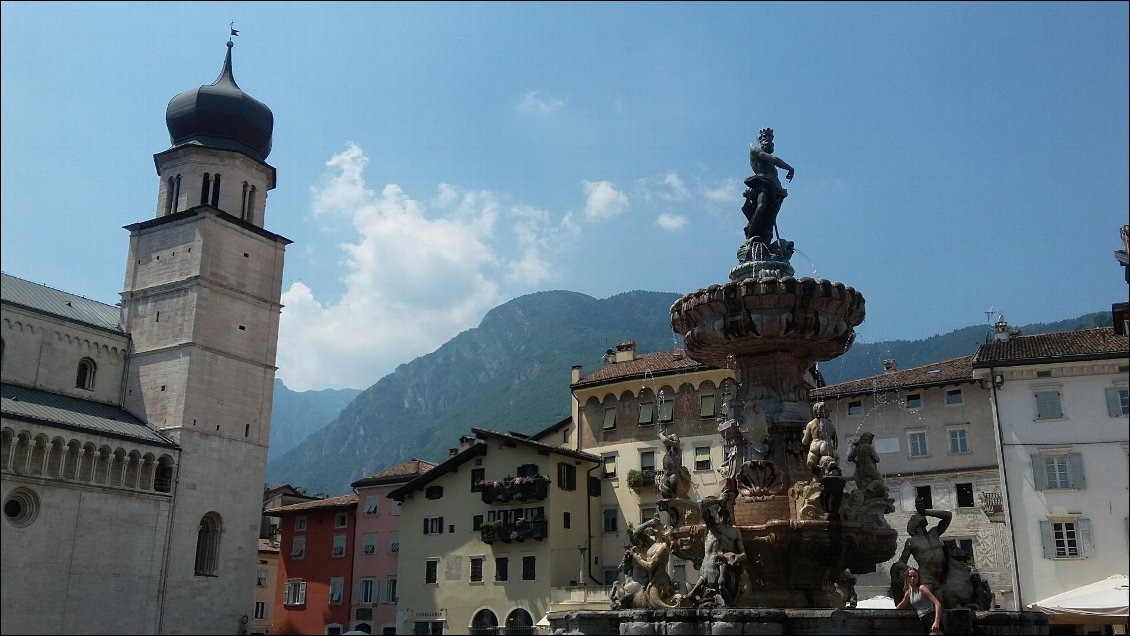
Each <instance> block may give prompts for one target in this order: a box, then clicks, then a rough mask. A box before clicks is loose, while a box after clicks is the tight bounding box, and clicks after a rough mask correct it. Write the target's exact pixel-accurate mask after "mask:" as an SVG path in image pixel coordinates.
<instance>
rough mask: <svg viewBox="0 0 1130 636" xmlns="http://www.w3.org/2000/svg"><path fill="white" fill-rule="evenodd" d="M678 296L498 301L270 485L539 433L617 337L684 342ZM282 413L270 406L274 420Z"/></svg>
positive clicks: (367, 398) (303, 482) (317, 483)
mask: <svg viewBox="0 0 1130 636" xmlns="http://www.w3.org/2000/svg"><path fill="white" fill-rule="evenodd" d="M679 297H680V294H676V293H662V292H645V291H633V292H626V293H623V294H618V295H616V296H612V297H610V298H605V299H603V300H597V299H595V298H592V297H591V296H587V295H584V294H580V293H576V292H569V291H546V292H538V293H535V294H529V295H526V296H522V297H520V298H516V299H514V300H512V301H510V302H507V303H505V304H503V305H500V306H498V307H496V308H494V309H492V310H491V311H490V312H488V313H487V315H486V316H485V317H484V318H483V320H482V322H481V323H480V324H479V326H478V327H475V328H473V329H469V330H467V331H464V332H463V333H461V334H459V335H457V336H455V337H454V338H452V339H451V340H449V341H448V342H447V343H445V344H444V345H443V346H441V347H440V348H439V349H437V350H436V351H434V352H432V353H430V354H427V355H424V356H421V357H419V358H417V359H415V360H413V361H411V362H409V363H407V364H402V365H400V366H399V367H397V368H396V370H395V371H393V372H392V373H390V374H388V375H387V376H385V377H383V378H381V379H380V380H379V381H378V382H377V383H376V384H374V385H373V386H371V387H369V388H368V389H365V390H364V391H362V392H361V393H360V394H358V395H357V397H356V398H355V399H354V400H353V401H352V402H351V403H350V404H349V405H348V406H346V407H345V408H344V409H343V410H342V411H341V412H340V414H339V415H337V417H336V418H334V419H333V420H332V421H329V423H328V424H327V425H326V426H325V427H324V428H322V429H321V430H317V431H315V432H313V433H311V434H310V435H309V437H307V438H306V439H305V441H302V442H301V444H299V445H298V446H296V447H293V448H292V449H290V450H289V451H287V452H285V453H281V454H280V455H278V456H277V458H276V459H274V460H272V461H271V462H270V463H269V464H268V466H267V475H268V481H269V482H271V483H280V482H285V483H289V484H292V485H295V486H302V487H305V488H306V489H307V491H309V492H324V493H327V494H329V495H337V494H343V493H348V492H349V491H350V486H349V484H350V483H351V482H352V481H355V480H357V479H359V478H361V477H363V476H365V475H368V474H371V473H373V472H375V471H377V470H380V469H383V468H386V467H389V466H394V465H396V464H399V463H402V462H405V461H408V460H410V459H413V458H416V459H425V460H428V461H433V462H439V461H442V460H443V459H445V458H446V457H447V450H448V448H451V447H452V446H454V445H455V444H456V443H457V439H458V437H459V436H460V435H464V434H467V433H468V432H469V431H470V429H471V427H472V426H478V427H482V428H487V429H492V430H498V431H506V432H509V431H517V432H521V433H532V432H535V431H538V430H541V429H543V428H545V427H546V426H549V425H551V424H553V423H555V422H558V421H560V420H562V419H564V418H566V417H568V416H569V405H570V395H569V381H570V370H571V367H572V366H573V365H575V364H581V365H583V367H584V368H583V372H585V373H587V372H591V371H593V370H595V369H597V368H599V366H600V364H601V362H600V358H601V356H602V354H603V353H604V352H605V351H606V350H607V349H609V348H612V347H614V346H615V345H616V343H617V342H620V341H624V340H634V341H635V342H636V349H637V351H638V352H639V353H648V352H653V351H666V350H671V349H673V348H675V347H676V346H680V345H681V344H682V342H681V340H680V339H676V338H675V336H674V334H673V333H672V331H671V325H670V320H669V312H670V308H671V304H672V303H674V302H675V300H677V299H678V298H679ZM1104 317H1105V323H1103V322H1102V321H1103V320H1104ZM1099 324H1107V325H1109V324H1110V313H1109V312H1105V314H1104V313H1103V312H1099V313H1095V314H1088V315H1086V316H1083V317H1081V318H1078V319H1075V320H1072V321H1063V322H1058V323H1050V324H1045V325H1027V326H1023V327H1021V330H1022V331H1023V332H1024V333H1045V332H1049V331H1072V330H1075V329H1083V328H1088V327H1093V326H1097V325H1099ZM988 331H989V328H988V327H986V326H980V327H977V326H974V327H966V328H965V329H959V330H956V331H953V332H951V333H948V334H945V335H938V336H932V337H930V338H926V339H925V340H916V341H889V342H877V343H868V344H856V345H855V346H854V347H852V349H851V350H850V351H849V352H848V353H847V354H845V355H844V356H841V357H840V358H838V359H836V360H833V361H829V362H827V363H823V364H821V365H820V366H821V371H822V372H823V374H824V377H825V379H826V381H827V382H828V383H829V384H834V383H838V382H843V381H846V380H850V379H855V378H859V377H866V376H868V375H874V374H877V373H880V372H881V371H882V361H883V360H884V359H890V358H894V359H895V360H896V361H897V363H898V366H899V368H909V367H914V366H919V365H923V364H928V363H930V362H936V361H939V360H946V359H950V358H956V357H959V356H962V355H968V354H972V353H974V352H975V351H976V350H977V345H978V344H980V343H982V342H984V340H985V336H986V334H987V333H988ZM279 409H280V406H279V403H278V402H277V399H276V413H277V412H278V411H279ZM272 421H273V420H272ZM312 421H313V420H311V422H312ZM273 444H274V436H273V435H272V445H273Z"/></svg>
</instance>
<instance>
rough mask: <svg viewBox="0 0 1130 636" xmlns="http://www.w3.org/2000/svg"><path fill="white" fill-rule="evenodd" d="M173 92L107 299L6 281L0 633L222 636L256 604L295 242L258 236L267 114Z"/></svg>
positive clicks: (227, 63) (216, 94)
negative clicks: (288, 267)
mask: <svg viewBox="0 0 1130 636" xmlns="http://www.w3.org/2000/svg"><path fill="white" fill-rule="evenodd" d="M231 47H232V44H231V42H229V43H228V51H227V55H226V57H225V59H224V65H223V68H222V70H221V72H220V75H219V77H217V79H216V81H215V82H213V83H212V84H210V85H204V86H200V87H198V88H196V89H193V90H190V91H186V92H184V93H181V94H179V95H177V96H175V97H174V98H173V99H172V100H171V101H170V102H169V106H168V109H167V111H166V117H165V119H166V124H167V127H168V130H169V137H170V140H171V145H170V147H169V148H168V149H166V150H164V151H162V152H159V153H157V154H156V155H154V163H155V165H156V170H157V174H158V178H159V186H158V192H157V201H156V206H155V213H154V215H153V216H152V218H149V219H148V220H142V221H139V222H137V223H134V224H131V225H128V226H126V229H127V230H128V231H129V233H130V242H129V253H128V255H127V259H126V267H125V282H124V284H123V288H122V293H121V301H120V303H119V304H118V305H107V304H103V303H100V302H96V301H92V300H88V299H86V298H82V297H81V296H77V295H74V294H70V293H67V292H64V291H59V290H55V289H51V288H49V287H46V286H43V285H39V284H37V283H34V282H32V281H27V280H23V279H19V278H16V277H13V276H9V275H7V274H5V275H4V276H3V286H2V290H3V304H2V316H0V336H2V342H0V355H2V382H3V385H2V390H3V399H2V406H3V411H2V416H3V420H2V426H0V431H2V448H0V496H2V498H3V506H4V521H3V524H4V527H3V532H2V535H0V537H2V548H3V560H2V571H0V573H2V577H3V580H4V585H3V586H2V587H0V590H2V594H0V621H2V626H3V632H5V633H34V634H41V633H135V634H136V633H149V634H234V633H240V632H242V631H244V629H245V625H246V624H247V621H248V614H249V613H250V612H251V608H252V588H253V582H254V580H255V579H254V577H255V571H256V559H257V554H258V552H257V550H258V537H259V526H260V520H261V510H262V494H263V480H264V473H265V468H266V457H267V442H268V434H269V426H270V417H271V400H272V386H273V381H274V375H275V366H274V364H275V353H276V346H277V341H278V325H279V316H280V311H281V308H282V305H281V304H280V295H281V290H282V270H283V256H284V252H285V249H286V246H287V245H288V244H289V243H290V241H289V240H288V239H286V238H284V237H282V236H279V235H277V234H274V233H272V232H270V231H269V230H267V229H265V228H264V222H265V212H266V207H265V203H266V194H267V192H268V191H269V190H271V189H273V188H274V187H275V169H274V168H273V167H272V166H271V165H269V164H268V163H267V162H266V160H267V156H268V155H269V154H270V150H271V138H272V133H273V128H274V118H273V115H272V113H271V111H270V109H269V108H267V106H265V105H264V104H262V103H261V102H259V101H258V100H255V99H254V98H252V97H251V96H250V95H248V94H247V93H245V92H243V90H242V89H240V88H239V86H238V85H237V84H236V83H235V79H234V75H233V73H232V51H231Z"/></svg>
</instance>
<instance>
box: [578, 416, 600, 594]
mask: <svg viewBox="0 0 1130 636" xmlns="http://www.w3.org/2000/svg"><path fill="white" fill-rule="evenodd" d="M577 437H578V440H577V444H578V445H579V444H580V439H579V438H580V435H578V436H577ZM600 467H601V466H600V464H597V465H596V466H593V467H592V468H590V469H588V470H587V471H586V472H585V513H586V517H587V518H586V520H585V522H586V530H587V532H586V534H588V544H589V547H588V555H589V556H588V561H589V562H588V574H589V578H590V579H592V581H593V583H596V584H597V585H604V580H603V579H598V578H596V577H595V576H593V575H592V561H593V558H592V557H593V554H592V495H590V494H589V483H591V482H592V471H594V470H596V469H597V468H600ZM602 488H603V486H602Z"/></svg>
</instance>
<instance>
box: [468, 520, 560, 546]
mask: <svg viewBox="0 0 1130 636" xmlns="http://www.w3.org/2000/svg"><path fill="white" fill-rule="evenodd" d="M548 536H549V522H548V521H547V520H545V519H536V520H534V521H523V522H521V523H499V522H497V521H487V522H486V523H484V524H483V525H482V526H480V528H479V538H481V539H482V541H483V543H487V544H490V543H494V542H495V541H501V542H503V543H511V542H513V541H525V540H526V539H537V540H539V541H540V540H542V539H544V538H546V537H548Z"/></svg>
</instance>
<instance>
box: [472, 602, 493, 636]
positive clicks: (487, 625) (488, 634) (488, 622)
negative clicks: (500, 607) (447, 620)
mask: <svg viewBox="0 0 1130 636" xmlns="http://www.w3.org/2000/svg"><path fill="white" fill-rule="evenodd" d="M467 633H468V634H470V635H471V636H494V635H495V634H497V633H498V616H497V615H496V614H495V613H494V611H492V610H491V609H490V608H489V607H480V608H479V609H477V610H475V613H474V614H472V615H471V624H470V625H469V626H468V630H467Z"/></svg>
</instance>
